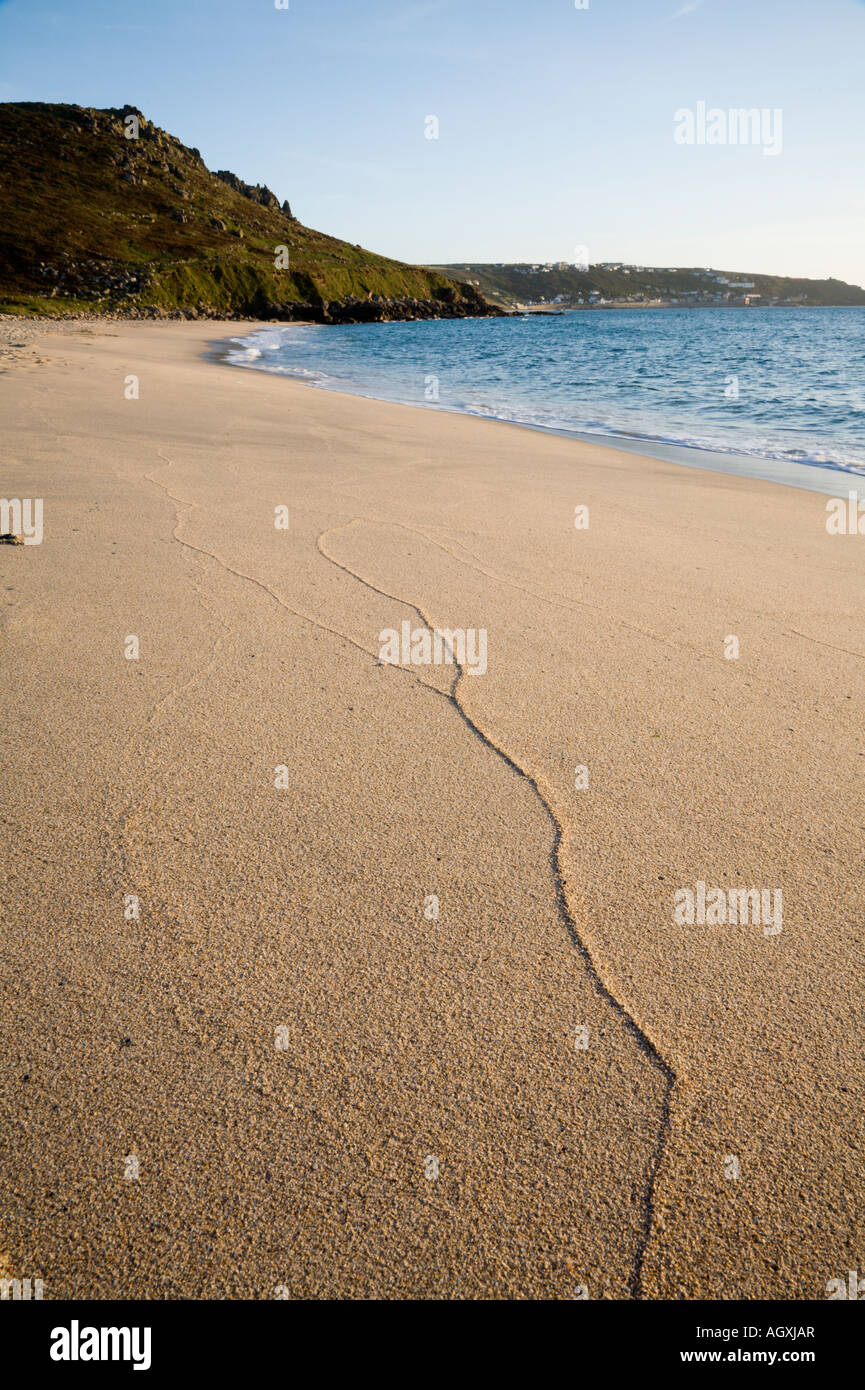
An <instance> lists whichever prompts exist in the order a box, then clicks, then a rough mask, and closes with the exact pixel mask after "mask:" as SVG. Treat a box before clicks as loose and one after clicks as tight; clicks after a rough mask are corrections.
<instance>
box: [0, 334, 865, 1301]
mask: <svg viewBox="0 0 865 1390" xmlns="http://www.w3.org/2000/svg"><path fill="white" fill-rule="evenodd" d="M249 327H250V326H249V325H244V326H242V327H240V328H238V329H236V330H232V329H231V327H230V326H226V325H207V324H204V325H202V324H175V323H171V324H161V325H160V324H107V325H102V326H94V325H82V324H67V325H63V327H62V330H61V331H58V332H52V333H49V332H48V331H47V330H46V329H44V328H38V329H34V328H33V326H32V325H30V326H28V325H20V324H13V325H9V324H6V325H4V333H3V336H4V338H5V340H6V342H7V344H12V343H21V344H23V346H22V347H20V348H11V347H10V348H9V350H8V352H7V353H6V354H4V357H3V359H2V360H0V367H2V368H5V371H4V372H3V373H2V374H0V418H2V427H3V438H4V460H3V475H2V479H0V491H2V494H3V496H5V497H42V498H44V540H43V542H42V544H41V545H38V546H19V547H15V548H13V547H11V546H3V547H2V548H0V589H2V609H0V611H2V651H3V668H4V675H3V682H2V694H3V725H2V727H3V739H4V745H5V746H4V750H3V759H4V761H3V768H4V771H3V778H2V792H0V796H2V808H3V820H4V830H5V835H4V845H5V848H4V854H3V874H2V892H0V905H2V919H0V956H2V988H3V996H2V997H3V1009H2V1038H0V1042H2V1047H0V1106H2V1151H0V1273H3V1272H6V1273H7V1277H9V1276H12V1275H14V1276H18V1277H27V1276H29V1277H31V1278H35V1277H41V1278H43V1279H44V1281H45V1296H46V1298H60V1297H86V1298H109V1297H119V1296H122V1297H131V1298H136V1297H145V1298H165V1297H171V1298H175V1297H190V1298H232V1297H251V1298H273V1297H275V1296H280V1295H284V1294H287V1295H288V1296H291V1297H314V1298H322V1297H332V1296H337V1297H351V1298H370V1297H379V1296H381V1297H388V1298H390V1297H410V1298H421V1297H424V1298H503V1297H504V1298H523V1297H542V1298H574V1297H579V1296H580V1289H581V1286H583V1287H584V1288H585V1289H586V1290H587V1292H588V1295H589V1297H591V1298H593V1299H596V1298H608V1299H625V1298H629V1297H643V1298H687V1299H697V1298H711V1299H729V1298H739V1297H745V1298H754V1299H761V1298H769V1297H781V1298H785V1299H810V1298H822V1297H825V1289H826V1283H827V1281H828V1280H830V1279H833V1278H836V1277H845V1276H846V1271H847V1270H848V1269H853V1268H856V1269H859V1270H865V1245H863V1240H862V1234H861V1233H862V1226H863V1222H862V1216H863V1186H865V1181H863V1171H865V1166H863V1142H865V1132H863V1115H865V1083H863V1067H862V1061H861V1038H862V1021H863V1020H862V1012H863V1010H862V982H863V950H862V938H863V906H862V884H863V878H865V872H863V843H865V841H863V829H865V804H863V786H865V776H863V774H865V752H863V728H862V724H863V720H862V710H863V657H865V623H863V603H862V597H863V572H865V539H863V538H862V537H835V536H829V535H827V533H826V529H825V520H826V499H825V498H824V497H822V496H819V495H816V494H811V493H807V492H801V491H797V490H794V489H792V488H785V487H780V486H774V485H771V484H763V483H758V482H752V481H748V480H742V479H737V478H733V477H727V476H724V475H722V474H718V473H711V472H703V471H697V470H690V469H684V468H680V467H676V466H674V465H671V464H664V463H657V462H652V461H650V460H647V459H641V458H635V457H633V456H630V455H625V454H622V453H619V452H617V451H615V450H613V449H609V448H601V447H597V448H595V447H590V446H588V445H583V444H580V443H575V442H573V441H569V440H566V439H562V438H557V437H547V436H544V435H541V434H537V433H532V432H529V431H526V430H521V429H519V428H516V427H513V426H509V425H503V424H498V423H495V422H492V421H485V420H479V419H471V418H465V417H459V416H454V415H447V414H439V413H431V412H426V411H423V410H421V409H418V408H411V407H401V406H396V405H388V404H381V403H378V402H374V401H368V400H362V399H355V398H352V397H349V396H343V395H338V394H332V393H326V392H321V391H316V390H314V389H312V388H309V387H306V386H303V385H301V384H298V383H295V382H291V381H288V380H285V379H279V378H275V377H269V376H266V375H263V374H261V373H255V372H250V371H239V370H237V369H233V368H229V367H226V366H223V365H215V364H214V363H213V362H209V361H206V360H204V359H203V358H202V356H201V353H202V352H203V350H204V346H205V342H206V341H207V340H208V339H213V338H215V337H218V336H220V335H225V334H226V333H228V332H230V331H240V332H244V331H249ZM129 374H134V375H136V376H137V377H138V378H139V382H140V396H139V399H138V400H126V399H124V381H125V379H126V377H127V376H128V375H129ZM282 504H284V505H287V506H288V507H289V508H290V518H291V520H290V529H289V530H288V531H287V532H286V531H280V530H277V529H276V528H275V525H274V509H275V507H277V506H279V505H282ZM578 504H582V505H587V506H588V507H589V509H590V511H589V515H590V525H589V529H588V530H584V531H578V530H576V529H575V527H574V524H573V519H574V508H575V506H577V505H578ZM419 614H422V615H424V617H425V619H427V620H428V621H429V622H431V623H434V624H438V625H440V626H444V627H464V628H484V629H486V630H487V632H488V643H489V655H488V662H489V669H488V671H487V673H486V674H485V675H484V676H474V677H473V676H470V675H468V674H464V675H463V676H462V677H461V678H460V679H459V680H458V681H457V682H456V685H455V688H452V685H453V682H452V679H451V678H452V675H453V672H452V670H449V669H448V668H447V667H435V666H413V667H411V668H406V669H400V668H397V667H394V666H389V665H387V664H381V663H380V662H379V660H378V652H379V632H380V631H381V630H382V629H384V628H388V627H394V628H399V626H400V624H401V623H402V622H403V621H405V620H408V621H409V622H411V623H412V625H413V626H419V625H420V622H421V618H420V617H419ZM132 635H135V636H137V637H138V639H139V643H140V655H139V659H138V660H128V659H126V657H125V655H124V649H125V643H126V639H127V638H128V637H129V636H132ZM729 635H736V636H737V637H738V638H739V642H740V655H739V657H738V659H732V660H728V659H725V655H724V650H725V638H726V637H727V636H729ZM578 765H585V766H586V767H587V768H588V770H589V774H588V775H589V785H588V788H585V789H580V790H577V789H575V786H574V782H575V768H576V767H577V766H578ZM279 766H284V767H286V768H287V769H288V772H287V782H288V785H287V786H286V787H284V788H280V789H277V787H276V786H275V779H276V772H275V769H276V768H277V767H279ZM698 880H702V881H705V882H706V883H707V884H709V886H710V887H711V886H722V887H727V888H733V887H748V888H751V887H757V888H768V889H775V890H777V889H781V890H782V891H783V930H782V931H781V932H780V933H779V934H776V935H769V936H767V935H765V934H764V931H763V929H762V927H761V926H760V925H754V924H751V925H745V926H730V925H721V926H700V925H694V926H687V925H684V926H679V925H676V924H675V923H674V922H673V895H674V893H675V891H676V889H678V888H681V887H685V886H692V887H693V886H694V885H695V884H696V882H697V881H698ZM128 895H135V896H136V897H137V898H138V900H139V904H140V910H139V916H138V918H137V919H135V918H134V917H127V916H125V915H124V903H125V900H126V899H127V897H128ZM432 895H435V896H436V897H437V898H438V899H439V904H440V912H439V917H438V920H437V921H435V920H428V919H427V918H426V917H425V916H424V903H425V901H426V900H428V899H429V898H430V897H431V896H432ZM127 910H129V911H131V909H127ZM580 1028H587V1029H588V1035H587V1036H588V1043H589V1045H588V1047H587V1048H579V1047H577V1046H576V1041H577V1039H578V1038H579V1036H580V1034H579V1033H578V1030H579V1029H580ZM583 1036H585V1035H583ZM733 1158H735V1159H737V1160H738V1164H739V1176H738V1178H734V1177H731V1176H729V1174H730V1173H732V1172H733V1171H734V1169H733V1165H732V1162H731V1160H732V1159H733ZM133 1159H137V1160H138V1177H137V1178H136V1177H135V1176H134V1173H135V1168H136V1165H135V1163H134V1162H133V1161H132V1160H133ZM432 1159H437V1160H438V1177H437V1178H436V1177H435V1176H432V1174H434V1171H435V1165H434V1164H433V1163H432V1162H431V1160H432Z"/></svg>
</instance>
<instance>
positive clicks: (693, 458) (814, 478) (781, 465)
mask: <svg viewBox="0 0 865 1390" xmlns="http://www.w3.org/2000/svg"><path fill="white" fill-rule="evenodd" d="M631 307H633V306H631ZM694 307H695V308H700V307H707V308H711V307H714V306H711V305H707V306H700V305H695V306H694ZM837 307H842V306H837ZM563 312H564V311H563ZM574 312H576V311H574ZM281 327H285V328H287V327H291V328H317V327H325V328H326V327H328V325H321V324H313V323H296V324H291V325H288V324H277V323H270V322H268V323H261V324H259V325H257V326H256V327H252V328H250V332H249V334H248V335H247V336H249V337H251V336H252V334H254V333H256V332H259V331H261V330H267V329H269V328H281ZM239 341H244V338H243V337H239V338H221V339H216V340H214V342H213V344H212V351H211V354H210V357H209V360H211V361H213V362H217V363H220V364H221V365H224V366H229V367H236V368H239V369H241V370H244V371H260V372H264V373H265V374H267V375H270V376H276V377H281V378H282V379H284V380H291V381H296V382H297V383H298V384H299V385H302V386H310V387H313V388H314V389H315V390H319V391H333V392H335V393H336V394H339V395H347V396H353V397H356V398H357V399H360V400H373V401H381V402H382V403H384V404H388V405H397V406H408V407H417V408H418V409H420V410H424V411H426V412H429V413H431V414H442V413H444V414H449V415H457V416H460V417H464V418H469V419H480V420H491V421H494V422H495V423H496V424H503V425H513V426H515V427H516V428H517V429H527V430H532V431H535V432H537V433H540V434H545V435H555V436H558V437H560V438H563V439H571V440H575V441H579V442H582V443H585V444H592V445H595V446H597V447H605V448H611V449H616V450H621V451H622V452H625V453H630V454H635V455H637V456H639V457H641V458H651V459H655V460H658V461H661V462H665V463H675V464H677V465H680V466H681V467H684V468H697V469H706V470H708V471H710V472H715V473H726V474H728V475H730V476H732V477H742V478H753V479H755V480H757V481H761V482H771V483H777V484H779V485H780V486H783V487H795V488H799V489H802V490H804V491H807V492H819V493H822V494H824V495H825V496H827V497H846V496H847V495H848V493H849V492H850V490H851V486H852V484H851V480H857V479H863V483H865V465H851V466H849V467H848V468H844V467H841V466H839V465H837V464H831V463H826V464H816V463H794V462H792V461H790V460H787V459H780V458H772V457H761V456H760V455H757V454H742V453H737V452H736V451H735V450H728V451H726V450H723V449H706V448H703V447H702V446H700V445H696V444H694V445H691V444H683V443H677V442H673V441H668V440H664V439H657V440H655V439H642V438H640V437H634V438H629V437H626V436H623V435H617V434H613V433H610V434H602V433H593V432H591V431H589V430H575V429H566V428H564V427H562V428H557V427H555V426H552V425H541V424H537V423H534V422H532V421H529V420H512V419H506V418H505V417H503V416H499V415H481V414H479V413H474V412H472V411H469V410H461V409H459V408H458V407H456V406H447V405H437V406H431V405H428V404H425V403H424V402H423V401H419V400H418V401H405V400H397V399H394V398H392V397H387V396H378V395H374V394H372V393H370V392H364V391H360V390H356V391H349V390H344V389H342V388H341V387H335V386H329V385H325V384H322V383H318V382H314V381H310V380H307V379H304V377H303V376H302V375H301V373H300V371H298V372H296V373H293V372H290V371H287V372H269V373H268V371H267V369H266V368H263V367H257V366H254V365H253V364H250V363H244V362H232V361H230V360H229V356H230V353H231V350H232V349H231V346H230V344H231V343H235V344H236V343H237V342H239ZM857 466H858V467H860V468H862V470H863V471H861V472H856V471H855V468H856V467H857Z"/></svg>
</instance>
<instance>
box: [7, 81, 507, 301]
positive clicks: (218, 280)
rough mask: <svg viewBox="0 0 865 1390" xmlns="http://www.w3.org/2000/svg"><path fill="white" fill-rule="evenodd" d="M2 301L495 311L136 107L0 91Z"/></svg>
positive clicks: (441, 275) (472, 291)
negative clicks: (298, 208)
mask: <svg viewBox="0 0 865 1390" xmlns="http://www.w3.org/2000/svg"><path fill="white" fill-rule="evenodd" d="M129 118H135V119H136V120H137V121H138V123H139V133H138V138H137V139H134V138H132V139H130V138H127V132H130V133H131V132H132V131H133V130H134V129H135V125H134V121H133V120H130V119H129ZM280 247H283V248H285V250H283V251H282V252H280V251H279V250H278V248H280ZM286 259H287V261H288V264H287V267H286V265H285V262H286ZM0 311H5V312H13V313H28V314H30V313H39V314H67V313H70V312H87V313H98V312H100V311H102V312H114V313H123V314H132V315H142V316H158V315H161V314H165V313H178V312H180V313H184V314H186V315H188V316H227V315H233V316H239V317H262V318H283V319H292V318H312V319H315V320H317V321H320V322H334V321H351V320H366V319H382V318H429V317H433V316H441V317H463V316H468V315H476V314H488V313H490V312H493V313H494V312H497V311H496V310H491V309H490V306H489V305H487V304H486V303H485V301H484V300H483V298H482V296H481V295H479V294H478V293H477V291H476V290H475V289H474V288H472V287H466V286H465V285H463V284H458V283H455V281H454V280H453V279H452V278H450V277H448V276H447V275H446V274H444V273H442V272H438V271H430V270H426V269H423V268H420V267H417V266H409V265H403V264H402V263H401V262H399V261H392V260H389V259H388V258H387V257H385V256H377V255H375V254H374V253H373V252H370V251H365V250H363V249H362V248H361V247H360V246H350V245H348V244H347V243H345V242H342V241H337V240H336V239H335V238H334V237H329V236H325V235H324V234H323V233H321V232H315V231H312V230H310V228H308V227H304V226H302V224H301V223H300V222H298V221H297V220H296V219H295V218H294V217H293V216H292V215H291V210H290V208H289V206H288V204H287V203H283V204H282V205H280V203H279V201H278V199H277V198H276V197H275V196H274V194H272V193H271V192H270V190H269V189H267V188H260V187H258V186H255V187H251V186H250V185H247V184H245V183H243V181H242V180H241V179H239V178H237V177H236V176H235V175H233V174H231V173H229V172H227V171H222V172H221V174H220V175H219V176H217V175H216V174H213V173H210V172H209V171H208V169H207V168H206V167H205V165H204V163H203V161H202V159H201V156H200V154H199V152H198V150H195V149H188V148H187V147H186V146H185V145H182V144H181V143H180V141H179V140H177V139H175V138H174V137H173V136H171V135H168V134H166V132H165V131H163V130H159V129H158V127H156V126H154V125H151V124H150V123H149V122H148V121H146V120H145V119H144V118H143V116H142V115H141V113H140V112H139V111H137V110H136V108H135V107H124V108H122V109H117V108H115V109H111V110H107V111H100V110H93V109H89V108H84V107H80V106H65V105H48V104H44V103H41V102H21V103H19V102H5V103H0Z"/></svg>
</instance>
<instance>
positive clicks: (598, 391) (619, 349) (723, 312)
mask: <svg viewBox="0 0 865 1390" xmlns="http://www.w3.org/2000/svg"><path fill="white" fill-rule="evenodd" d="M227 360H228V361H229V362H231V363H232V364H234V365H236V366H240V367H246V368H252V369H257V370H262V371H268V372H276V373H279V374H283V375H286V376H292V377H296V378H300V379H302V380H304V381H307V382H309V383H310V384H311V385H314V386H317V387H319V388H322V389H325V390H336V391H347V392H350V393H353V394H356V395H363V396H372V397H375V398H377V399H380V400H388V401H398V402H402V403H405V404H411V405H421V406H426V407H427V408H429V409H433V410H451V411H460V412H465V413H468V414H471V415H482V416H489V417H492V418H494V419H498V420H508V421H512V422H514V423H517V424H522V425H528V426H532V427H534V428H536V429H547V430H555V431H557V432H562V433H566V434H573V435H575V436H577V437H578V438H582V439H596V440H598V441H599V442H607V443H611V444H616V445H617V446H618V447H626V448H628V449H630V450H631V451H632V452H637V453H644V454H649V455H653V456H655V457H660V458H672V459H673V460H674V461H677V462H682V463H692V464H696V465H697V466H702V467H710V468H718V469H720V470H721V471H726V472H736V473H745V474H749V475H751V476H754V477H761V478H767V477H768V478H773V479H775V480H777V481H781V482H789V483H793V484H794V485H798V486H802V487H808V488H814V489H816V490H819V491H824V492H836V493H839V494H843V493H846V492H847V491H848V490H850V489H852V488H855V486H856V479H857V478H858V477H861V476H863V475H865V308H850V309H835V308H832V309H830V308H826V309H745V308H742V309H736V308H731V309H665V310H627V309H616V310H610V311H603V310H601V311H598V310H594V311H588V312H576V313H566V314H563V315H561V316H555V317H539V316H537V315H535V316H531V315H525V316H522V317H520V318H511V319H463V320H451V319H443V320H441V321H431V322H419V323H383V324H348V325H344V326H332V327H327V326H319V325H315V326H301V325H287V326H284V327H283V326H273V327H268V328H264V329H260V330H258V331H256V332H254V333H251V334H250V335H248V336H247V337H245V338H240V339H234V340H232V342H231V343H230V344H229V348H228V353H227Z"/></svg>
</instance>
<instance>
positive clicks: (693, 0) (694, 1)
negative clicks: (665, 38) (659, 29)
mask: <svg viewBox="0 0 865 1390" xmlns="http://www.w3.org/2000/svg"><path fill="white" fill-rule="evenodd" d="M702 3H703V0H688V3H687V5H683V6H682V8H681V9H680V10H676V13H675V14H671V15H668V16H667V20H666V23H667V24H672V22H673V20H674V19H684V18H685V15H686V14H693V13H694V11H695V10H699V8H700V6H701V5H702Z"/></svg>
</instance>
